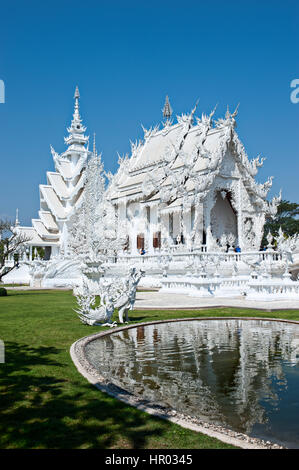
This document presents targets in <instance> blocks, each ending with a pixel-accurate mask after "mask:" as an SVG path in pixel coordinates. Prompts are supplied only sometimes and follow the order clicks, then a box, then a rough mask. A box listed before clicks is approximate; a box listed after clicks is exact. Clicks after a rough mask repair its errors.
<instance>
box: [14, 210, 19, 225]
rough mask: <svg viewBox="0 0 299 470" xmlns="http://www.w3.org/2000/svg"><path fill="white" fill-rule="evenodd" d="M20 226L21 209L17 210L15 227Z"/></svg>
mask: <svg viewBox="0 0 299 470" xmlns="http://www.w3.org/2000/svg"><path fill="white" fill-rule="evenodd" d="M19 225H20V221H19V209H17V210H16V221H15V227H18V226H19Z"/></svg>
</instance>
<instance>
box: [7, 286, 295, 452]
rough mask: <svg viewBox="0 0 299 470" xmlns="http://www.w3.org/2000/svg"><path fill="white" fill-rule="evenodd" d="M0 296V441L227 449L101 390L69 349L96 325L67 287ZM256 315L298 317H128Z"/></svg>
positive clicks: (290, 314) (150, 315)
mask: <svg viewBox="0 0 299 470" xmlns="http://www.w3.org/2000/svg"><path fill="white" fill-rule="evenodd" d="M8 294H9V295H8V296H7V297H2V298H1V299H0V338H1V339H2V340H3V341H4V342H5V353H6V358H5V359H6V362H5V364H0V413H1V419H0V448H36V449H38V448H40V449H41V448H98V449H100V448H102V449H113V448H116V449H118V448H124V449H126V448H129V449H137V448H149V449H157V448H159V449H195V448H206V449H211V448H213V449H216V448H221V449H224V448H232V446H229V445H226V444H224V443H222V442H220V441H218V440H216V439H213V438H210V437H208V436H205V435H203V434H200V433H196V432H193V431H189V430H186V429H183V428H181V427H180V426H177V425H175V424H173V423H169V422H167V421H164V420H160V419H158V418H155V417H152V416H150V415H147V414H146V413H143V412H140V411H139V410H137V409H135V408H132V407H129V406H127V405H125V404H123V403H121V402H119V401H118V400H116V399H114V398H111V397H109V396H108V395H106V394H104V393H101V392H100V391H98V390H97V389H96V388H95V387H93V386H92V385H90V384H89V383H88V382H87V381H86V380H85V379H84V378H83V377H82V376H81V375H80V374H79V373H78V371H77V369H76V368H75V366H74V364H73V362H72V360H71V358H70V354H69V348H70V345H71V344H72V343H73V342H74V341H75V340H77V339H79V338H81V337H83V336H86V335H89V334H91V333H96V332H97V331H100V330H101V327H89V326H86V325H83V324H81V323H80V322H79V320H78V319H77V317H76V314H75V313H74V312H73V310H72V309H73V308H74V307H75V299H74V297H73V296H72V293H71V292H70V291H53V290H52V291H9V293H8ZM212 315H213V316H249V315H250V316H256V317H265V316H267V317H269V318H287V319H293V320H299V311H298V310H297V311H280V312H271V313H265V312H261V311H255V310H248V309H246V310H241V309H230V308H221V309H212V308H211V309H208V310H207V309H205V310H202V311H200V310H199V311H194V310H192V311H174V310H169V311H158V310H154V311H148V310H147V311H134V312H132V313H131V320H133V321H134V322H141V321H152V320H161V319H170V318H183V317H187V316H189V317H204V316H212Z"/></svg>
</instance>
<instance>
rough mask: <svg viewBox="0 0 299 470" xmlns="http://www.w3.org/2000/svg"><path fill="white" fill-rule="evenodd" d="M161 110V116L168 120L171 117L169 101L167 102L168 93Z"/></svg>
mask: <svg viewBox="0 0 299 470" xmlns="http://www.w3.org/2000/svg"><path fill="white" fill-rule="evenodd" d="M162 112H163V117H164V118H165V119H166V120H169V119H170V118H171V115H172V108H171V106H170V103H169V98H168V95H166V99H165V104H164V108H163V109H162Z"/></svg>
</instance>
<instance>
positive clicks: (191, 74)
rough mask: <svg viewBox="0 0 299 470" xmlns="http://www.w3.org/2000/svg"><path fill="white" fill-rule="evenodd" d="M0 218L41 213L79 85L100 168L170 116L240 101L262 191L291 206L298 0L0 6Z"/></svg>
mask: <svg viewBox="0 0 299 470" xmlns="http://www.w3.org/2000/svg"><path fill="white" fill-rule="evenodd" d="M0 8H1V11H0V14H1V29H0V79H2V80H4V82H5V86H6V102H5V104H0V122H1V131H0V158H1V166H0V215H2V216H8V217H11V218H14V216H15V209H16V208H17V207H18V208H19V211H20V219H21V222H22V224H29V223H30V219H31V218H32V217H36V216H37V211H38V209H39V192H38V184H39V183H45V182H46V171H47V170H53V168H54V167H53V161H52V156H51V153H50V144H52V145H53V146H54V148H55V150H56V151H58V152H62V151H63V150H64V149H65V145H64V142H63V137H64V136H65V135H66V126H67V125H69V123H70V120H71V116H72V111H73V95H74V89H75V86H76V85H77V84H78V86H79V89H80V94H81V108H80V110H81V116H82V117H83V120H84V123H85V125H87V127H88V134H89V135H90V136H91V138H92V135H93V133H94V132H96V135H97V148H98V151H100V152H102V153H103V160H104V164H105V169H106V170H111V171H114V170H115V169H116V167H117V152H119V153H120V154H123V153H126V152H128V151H129V149H130V144H129V140H130V139H131V140H135V139H139V138H141V137H142V136H143V131H142V128H141V125H140V124H141V123H142V124H143V125H144V126H145V127H150V126H151V125H153V124H157V123H158V122H159V121H161V118H162V114H161V108H162V107H163V104H164V100H165V95H166V94H168V95H169V97H170V102H171V105H172V108H173V109H174V112H175V113H176V114H181V113H182V112H188V111H190V110H191V108H192V107H193V106H194V103H195V101H196V100H197V99H198V98H199V100H200V101H199V107H198V113H197V114H198V115H200V114H201V112H207V113H208V112H210V110H211V109H212V108H214V106H215V104H216V103H218V108H217V112H216V117H220V116H222V115H224V113H225V110H226V106H227V104H229V106H230V108H231V109H234V108H235V106H236V105H237V104H238V102H240V107H239V115H238V118H237V123H238V127H237V131H238V133H239V136H240V138H241V140H242V142H243V143H244V145H245V147H246V150H247V152H248V155H249V157H250V158H254V157H256V156H257V155H258V154H261V155H263V156H265V157H267V160H266V161H265V163H264V167H263V168H262V169H261V170H260V172H259V174H258V178H257V179H258V181H260V182H263V181H264V180H266V179H267V177H268V176H270V175H273V176H274V182H273V189H272V190H271V195H274V194H276V193H278V191H279V189H280V188H282V191H283V197H284V198H285V199H289V200H291V201H295V202H299V191H298V186H299V155H298V136H299V126H298V121H299V119H298V117H299V103H298V104H293V103H291V100H290V93H291V88H290V83H291V81H292V80H293V79H295V78H299V54H298V30H299V28H298V26H299V3H298V1H297V0H294V1H290V0H285V1H279V2H278V1H275V0H271V1H270V0H268V1H266V0H264V1H259V2H258V1H254V0H250V1H229V0H228V1H226V2H223V1H217V0H216V1H213V2H207V1H202V0H198V1H192V0H191V1H188V2H182V1H176V0H172V1H168V0H165V1H159V2H158V1H150V2H143V1H139V2H133V1H130V0H128V1H112V0H110V1H92V0H85V1H84V2H82V1H77V0H72V1H67V0H60V1H56V0H52V1H51V2H50V1H45V2H40V1H38V2H37V1H30V0H29V1H14V2H6V4H5V5H4V2H1V3H0Z"/></svg>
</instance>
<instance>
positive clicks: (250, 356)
mask: <svg viewBox="0 0 299 470" xmlns="http://www.w3.org/2000/svg"><path fill="white" fill-rule="evenodd" d="M87 355H88V357H89V360H90V362H91V363H92V364H93V365H94V366H95V367H96V368H98V369H99V370H100V371H101V374H102V375H104V376H105V377H107V378H110V380H111V381H112V382H113V383H115V384H116V385H118V386H120V387H122V388H125V389H127V390H129V391H131V392H134V393H135V394H137V395H139V396H142V398H146V399H149V400H151V401H153V402H155V403H158V404H161V405H166V406H170V407H172V408H174V409H176V410H177V411H179V412H183V413H185V414H188V415H191V416H196V417H198V418H201V419H205V420H207V421H210V422H213V423H215V424H221V425H226V426H229V427H231V428H232V429H234V430H235V431H240V432H245V433H247V434H249V435H252V436H256V437H262V438H265V439H271V440H274V441H276V442H280V443H283V444H284V445H288V446H291V447H299V424H298V422H299V399H298V397H299V394H298V392H299V365H298V361H299V326H296V325H294V324H287V323H280V322H271V321H261V320H206V321H188V322H175V323H163V324H157V325H148V326H140V327H137V328H133V329H130V330H125V331H123V332H119V333H113V334H111V335H109V336H106V337H104V338H102V339H99V340H96V341H93V342H91V343H90V344H89V345H88V348H87Z"/></svg>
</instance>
